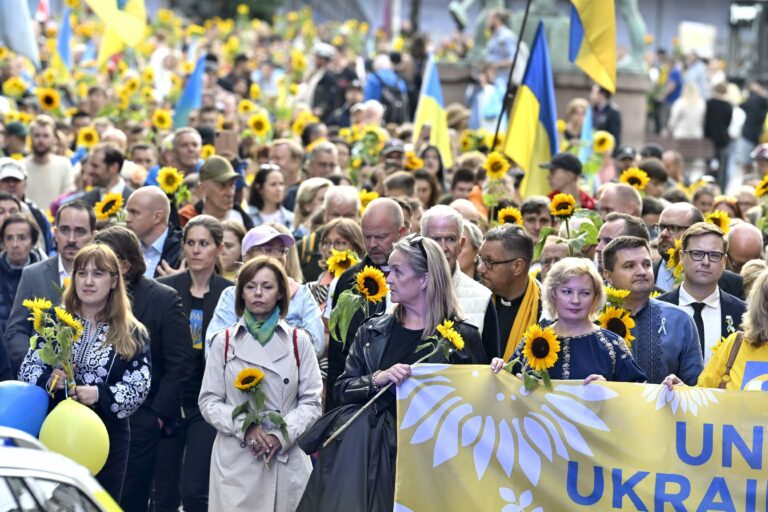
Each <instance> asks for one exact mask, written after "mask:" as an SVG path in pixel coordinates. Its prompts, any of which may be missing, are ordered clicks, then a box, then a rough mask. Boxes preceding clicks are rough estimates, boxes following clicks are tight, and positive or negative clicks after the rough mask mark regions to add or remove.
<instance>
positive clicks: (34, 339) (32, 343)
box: [29, 334, 39, 352]
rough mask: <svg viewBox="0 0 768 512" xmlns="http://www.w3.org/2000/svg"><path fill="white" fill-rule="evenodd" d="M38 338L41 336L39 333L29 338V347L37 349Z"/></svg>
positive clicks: (33, 349)
mask: <svg viewBox="0 0 768 512" xmlns="http://www.w3.org/2000/svg"><path fill="white" fill-rule="evenodd" d="M38 338H39V336H38V335H37V334H34V335H33V336H32V337H31V338H29V348H31V349H32V351H33V352H34V351H35V350H37V339H38Z"/></svg>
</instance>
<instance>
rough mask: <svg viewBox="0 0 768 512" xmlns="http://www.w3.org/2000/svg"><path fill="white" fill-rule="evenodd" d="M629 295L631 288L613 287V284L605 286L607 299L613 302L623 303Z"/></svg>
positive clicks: (616, 303)
mask: <svg viewBox="0 0 768 512" xmlns="http://www.w3.org/2000/svg"><path fill="white" fill-rule="evenodd" d="M627 297H629V290H622V289H621V288H613V287H611V286H606V287H605V299H606V300H607V301H608V302H610V303H611V304H615V305H621V303H622V302H623V301H624V299H626V298H627Z"/></svg>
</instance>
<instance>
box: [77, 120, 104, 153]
mask: <svg viewBox="0 0 768 512" xmlns="http://www.w3.org/2000/svg"><path fill="white" fill-rule="evenodd" d="M98 143H99V132H97V131H96V129H95V128H93V127H92V126H84V127H83V128H80V129H79V130H78V131H77V142H76V143H75V144H76V145H77V146H78V147H84V148H87V149H91V148H92V147H93V146H95V145H96V144H98Z"/></svg>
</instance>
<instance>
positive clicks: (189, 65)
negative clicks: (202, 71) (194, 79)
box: [181, 61, 195, 75]
mask: <svg viewBox="0 0 768 512" xmlns="http://www.w3.org/2000/svg"><path fill="white" fill-rule="evenodd" d="M194 71H195V63H194V62H189V61H185V62H182V63H181V72H182V74H184V75H191V74H192V73H193V72H194Z"/></svg>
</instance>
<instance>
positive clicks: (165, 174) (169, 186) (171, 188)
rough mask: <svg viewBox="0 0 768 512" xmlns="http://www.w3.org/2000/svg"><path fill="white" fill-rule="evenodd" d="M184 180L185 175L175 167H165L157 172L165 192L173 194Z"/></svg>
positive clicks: (158, 181)
mask: <svg viewBox="0 0 768 512" xmlns="http://www.w3.org/2000/svg"><path fill="white" fill-rule="evenodd" d="M183 182H184V176H183V175H182V174H181V173H180V172H179V170H178V169H176V168H175V167H163V168H162V169H160V171H158V173H157V183H158V185H159V186H160V188H161V189H163V192H165V193H166V194H168V195H169V196H170V195H173V194H174V193H175V192H176V190H177V189H178V188H179V187H180V186H181V184H182V183H183Z"/></svg>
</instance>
